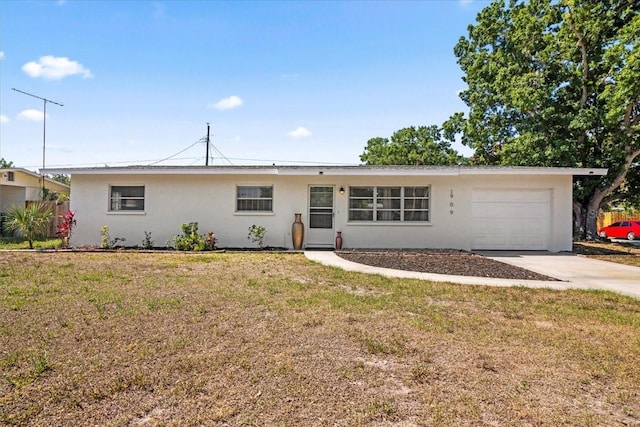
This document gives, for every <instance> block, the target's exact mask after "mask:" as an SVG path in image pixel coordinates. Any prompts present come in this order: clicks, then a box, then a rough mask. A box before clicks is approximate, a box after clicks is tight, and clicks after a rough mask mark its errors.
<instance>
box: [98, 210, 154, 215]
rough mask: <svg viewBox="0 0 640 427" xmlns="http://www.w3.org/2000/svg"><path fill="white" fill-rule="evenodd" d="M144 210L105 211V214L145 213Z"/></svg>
mask: <svg viewBox="0 0 640 427" xmlns="http://www.w3.org/2000/svg"><path fill="white" fill-rule="evenodd" d="M146 214H147V212H146V211H107V215H146Z"/></svg>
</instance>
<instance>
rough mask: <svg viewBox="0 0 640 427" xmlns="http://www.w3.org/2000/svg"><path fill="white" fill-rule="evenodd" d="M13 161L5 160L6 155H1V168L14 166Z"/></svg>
mask: <svg viewBox="0 0 640 427" xmlns="http://www.w3.org/2000/svg"><path fill="white" fill-rule="evenodd" d="M13 167H15V166H14V165H13V162H10V161H8V160H5V159H4V157H0V168H13Z"/></svg>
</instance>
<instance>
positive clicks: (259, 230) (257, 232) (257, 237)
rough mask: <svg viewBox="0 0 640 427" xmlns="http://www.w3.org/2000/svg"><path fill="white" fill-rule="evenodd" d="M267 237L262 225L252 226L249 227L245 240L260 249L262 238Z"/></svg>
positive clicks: (265, 229)
mask: <svg viewBox="0 0 640 427" xmlns="http://www.w3.org/2000/svg"><path fill="white" fill-rule="evenodd" d="M266 235H267V228H266V227H264V226H262V225H255V224H253V225H252V226H251V227H249V234H248V235H247V239H250V240H251V241H252V242H253V243H256V242H257V243H258V246H259V247H260V249H263V248H264V238H265V236H266Z"/></svg>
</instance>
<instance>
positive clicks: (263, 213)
mask: <svg viewBox="0 0 640 427" xmlns="http://www.w3.org/2000/svg"><path fill="white" fill-rule="evenodd" d="M233 215H234V216H275V213H274V212H251V211H236V212H234V213H233Z"/></svg>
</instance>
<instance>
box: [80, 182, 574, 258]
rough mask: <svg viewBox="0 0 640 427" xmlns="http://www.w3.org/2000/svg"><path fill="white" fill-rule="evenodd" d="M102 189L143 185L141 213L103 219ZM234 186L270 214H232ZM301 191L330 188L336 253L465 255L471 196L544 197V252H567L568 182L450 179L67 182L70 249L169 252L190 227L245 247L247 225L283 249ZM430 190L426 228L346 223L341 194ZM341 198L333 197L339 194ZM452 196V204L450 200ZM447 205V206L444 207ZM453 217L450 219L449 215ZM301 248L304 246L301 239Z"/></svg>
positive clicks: (303, 206) (304, 194) (105, 199)
mask: <svg viewBox="0 0 640 427" xmlns="http://www.w3.org/2000/svg"><path fill="white" fill-rule="evenodd" d="M110 185H144V186H145V212H118V213H114V212H108V203H109V186H110ZM237 185H273V212H272V213H236V212H235V188H236V186H237ZM309 185H332V186H334V188H335V193H334V194H335V199H334V200H335V202H334V203H335V205H334V209H335V230H334V231H342V234H343V237H344V246H343V247H344V248H383V247H384V248H457V249H466V250H470V249H471V226H472V224H471V195H472V192H473V190H474V189H551V190H552V191H551V198H552V200H551V221H552V224H551V236H550V239H551V240H550V243H549V250H552V251H561V250H571V245H572V233H571V212H572V210H571V200H572V197H571V191H572V178H571V176H570V175H563V176H546V175H522V174H520V175H518V174H514V175H500V176H494V175H473V176H471V175H459V176H458V175H452V176H415V175H414V176H357V175H349V176H335V175H318V176H309V175H307V176H286V175H275V174H274V175H264V174H263V175H247V174H238V175H197V174H192V175H179V174H178V175H161V174H146V175H134V174H132V175H124V174H115V175H100V174H96V175H90V174H86V175H85V174H78V175H74V176H73V180H72V197H71V209H73V210H74V211H75V212H76V219H77V227H76V228H75V230H74V234H73V236H72V244H73V245H75V246H80V245H99V243H100V228H101V227H102V226H104V225H107V226H108V227H109V230H110V235H111V237H112V238H113V237H124V238H126V242H125V244H126V245H127V246H136V245H140V244H141V242H142V239H143V238H144V231H150V232H151V233H152V235H151V237H152V239H153V240H154V242H155V246H165V244H166V242H168V243H169V244H170V245H171V244H172V239H173V237H174V236H175V235H177V234H179V233H180V225H181V224H182V223H185V222H192V221H195V222H198V223H199V232H200V233H206V232H209V231H213V232H215V233H216V236H217V237H218V246H220V247H253V246H255V244H254V243H251V242H250V241H249V240H248V239H247V228H248V227H250V226H251V225H252V224H256V225H262V226H264V227H266V229H267V236H266V241H265V243H266V245H268V246H274V247H285V248H291V247H292V243H291V224H292V222H293V219H294V213H296V212H300V213H302V221H303V223H305V225H306V224H308V188H309ZM365 185H366V186H373V185H378V186H393V185H397V186H414V185H421V186H423V185H429V186H431V221H430V223H429V224H424V223H420V224H409V223H393V224H389V223H386V224H382V223H354V222H349V221H347V218H348V200H349V199H348V193H349V190H348V189H349V186H365ZM340 187H344V189H345V193H344V194H340V193H339V191H338V190H339V188H340ZM452 194H453V197H451V195H452ZM451 204H453V205H451ZM451 211H453V214H452V213H451ZM305 243H306V238H305Z"/></svg>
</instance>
